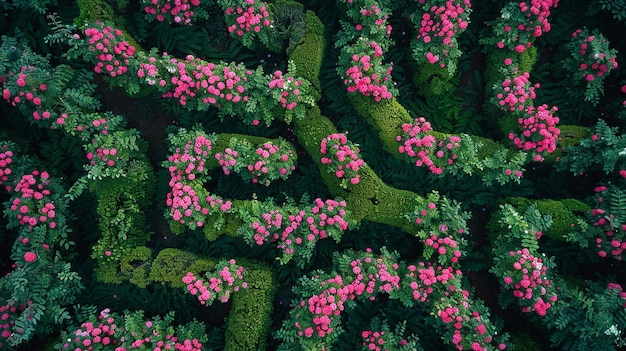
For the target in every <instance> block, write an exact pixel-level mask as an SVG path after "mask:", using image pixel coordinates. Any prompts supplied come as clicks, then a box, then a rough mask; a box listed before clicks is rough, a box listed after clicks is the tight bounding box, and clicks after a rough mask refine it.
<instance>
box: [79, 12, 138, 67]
mask: <svg viewBox="0 0 626 351" xmlns="http://www.w3.org/2000/svg"><path fill="white" fill-rule="evenodd" d="M85 35H86V36H87V37H89V51H91V52H92V53H93V56H94V57H93V59H94V61H95V62H96V66H95V67H94V71H95V72H96V73H105V74H108V75H110V76H111V77H116V76H121V75H123V74H124V73H126V72H128V66H127V65H128V62H129V59H132V58H133V56H134V55H135V47H134V46H132V45H130V44H129V43H128V41H126V40H123V33H122V31H121V30H119V29H114V28H113V27H111V26H105V25H103V24H102V23H99V22H96V24H95V25H93V26H90V27H88V28H87V29H85Z"/></svg>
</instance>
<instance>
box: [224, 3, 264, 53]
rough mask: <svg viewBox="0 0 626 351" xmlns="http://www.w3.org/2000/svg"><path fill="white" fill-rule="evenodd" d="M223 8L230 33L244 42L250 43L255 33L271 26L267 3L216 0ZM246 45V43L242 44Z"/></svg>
mask: <svg viewBox="0 0 626 351" xmlns="http://www.w3.org/2000/svg"><path fill="white" fill-rule="evenodd" d="M218 3H220V4H221V5H222V8H224V13H225V19H226V25H227V26H228V32H229V33H231V35H233V36H236V37H240V38H242V39H245V40H244V43H250V44H251V43H252V40H253V38H254V37H255V35H256V33H259V32H261V31H262V30H263V29H265V28H271V25H272V22H271V20H270V14H269V12H268V9H267V3H266V2H262V1H259V0H243V1H240V0H238V1H234V3H236V4H237V5H235V6H232V5H230V4H231V3H233V1H228V0H223V1H218ZM244 45H246V44H244Z"/></svg>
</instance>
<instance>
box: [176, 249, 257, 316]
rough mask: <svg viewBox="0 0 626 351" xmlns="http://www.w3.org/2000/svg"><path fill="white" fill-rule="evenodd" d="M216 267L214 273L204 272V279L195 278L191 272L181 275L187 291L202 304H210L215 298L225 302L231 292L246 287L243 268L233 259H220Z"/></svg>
mask: <svg viewBox="0 0 626 351" xmlns="http://www.w3.org/2000/svg"><path fill="white" fill-rule="evenodd" d="M216 268H218V271H217V272H216V273H213V274H209V273H207V274H206V281H203V280H202V279H199V278H197V277H196V276H195V275H194V274H193V273H192V272H188V273H187V275H185V276H184V277H183V283H185V284H187V286H186V288H187V292H188V293H190V294H191V295H193V296H196V297H197V298H198V301H200V304H202V305H205V306H210V305H211V304H212V303H213V301H215V299H219V300H220V302H222V303H225V302H227V301H228V300H229V299H230V294H231V293H233V292H237V291H239V289H245V288H247V287H248V283H246V282H245V281H244V275H243V272H244V268H243V267H242V266H239V265H237V262H236V261H235V260H233V259H231V260H230V261H222V262H220V263H218V264H217V265H216Z"/></svg>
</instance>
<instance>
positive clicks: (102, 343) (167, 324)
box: [56, 308, 207, 351]
mask: <svg viewBox="0 0 626 351" xmlns="http://www.w3.org/2000/svg"><path fill="white" fill-rule="evenodd" d="M173 321H174V313H173V312H171V313H169V314H167V315H165V316H164V317H163V318H161V317H159V316H156V317H154V318H153V319H150V320H146V319H145V317H144V316H143V311H135V312H125V313H124V314H123V315H120V314H118V313H115V312H111V311H110V310H109V309H108V308H107V309H104V310H103V311H101V312H100V314H99V315H98V317H97V318H92V319H90V320H89V321H87V322H83V323H82V324H81V325H80V328H78V329H76V330H73V331H69V332H65V335H64V337H63V339H62V340H63V341H62V342H61V343H60V344H58V345H57V346H56V350H109V349H112V348H115V350H128V349H143V350H146V349H150V350H180V351H183V350H186V351H201V350H203V347H202V342H205V341H206V340H207V337H206V334H204V325H203V324H202V323H200V322H196V321H193V322H190V323H189V324H186V325H183V326H179V327H177V328H174V327H173V326H172V325H171V324H172V322H173ZM189 333H191V334H194V336H195V337H194V338H193V339H184V340H183V339H182V338H179V337H177V336H176V335H177V334H184V335H188V334H189Z"/></svg>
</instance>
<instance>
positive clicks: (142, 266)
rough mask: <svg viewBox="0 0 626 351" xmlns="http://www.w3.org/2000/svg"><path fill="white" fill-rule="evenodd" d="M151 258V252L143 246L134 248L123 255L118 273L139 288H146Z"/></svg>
mask: <svg viewBox="0 0 626 351" xmlns="http://www.w3.org/2000/svg"><path fill="white" fill-rule="evenodd" d="M151 256H152V250H150V249H149V248H147V247H145V246H137V247H134V248H133V249H132V250H131V251H130V252H128V253H127V254H126V255H124V256H123V257H122V259H121V260H120V271H121V273H122V275H123V276H124V278H125V280H126V279H128V280H129V281H130V282H131V283H133V284H135V285H137V286H138V287H140V288H145V287H146V286H148V283H149V279H148V273H150V272H151V270H150V263H151V258H152V257H151Z"/></svg>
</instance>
